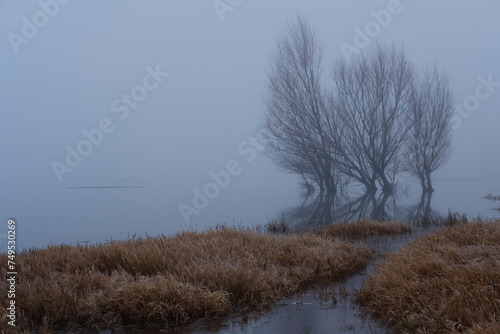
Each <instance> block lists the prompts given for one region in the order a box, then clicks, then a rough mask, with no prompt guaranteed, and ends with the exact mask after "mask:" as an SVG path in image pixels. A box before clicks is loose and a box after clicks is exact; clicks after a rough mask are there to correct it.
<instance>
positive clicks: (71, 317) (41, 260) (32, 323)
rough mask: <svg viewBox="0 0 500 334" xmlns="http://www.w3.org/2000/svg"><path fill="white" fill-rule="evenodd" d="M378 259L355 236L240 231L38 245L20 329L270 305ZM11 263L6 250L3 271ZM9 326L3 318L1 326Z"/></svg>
mask: <svg viewBox="0 0 500 334" xmlns="http://www.w3.org/2000/svg"><path fill="white" fill-rule="evenodd" d="M369 258H370V253H369V251H368V250H367V249H366V248H364V247H362V246H355V245H353V244H351V243H347V242H342V241H331V240H328V239H325V238H321V237H319V236H314V235H301V236H284V235H265V234H259V233H256V232H252V231H249V230H243V229H234V228H233V229H230V228H225V229H221V230H209V231H206V232H203V233H197V232H184V233H182V234H179V235H176V236H173V237H161V238H152V237H148V238H144V239H142V238H134V239H131V240H126V241H115V242H110V243H109V244H99V245H96V246H90V247H83V246H67V245H61V246H49V247H48V248H46V249H31V250H29V251H26V252H24V253H22V254H19V255H18V257H17V259H16V265H17V270H18V278H17V279H18V281H17V283H18V284H17V286H16V304H17V305H18V306H19V308H18V309H17V315H18V319H19V321H18V323H17V324H18V327H17V330H18V331H19V332H20V331H23V330H24V331H34V330H38V331H41V332H50V331H54V330H63V331H71V330H98V329H104V328H112V327H114V326H128V325H131V326H153V327H171V326H177V325H182V324H187V323H189V322H191V321H193V320H195V319H201V318H209V317H210V318H213V317H224V316H227V315H230V314H234V313H235V312H240V313H242V312H246V311H249V310H256V309H263V308H269V307H272V305H273V303H274V302H275V301H277V300H278V299H279V298H282V297H283V296H285V295H289V294H292V293H294V292H297V291H300V290H301V289H303V288H305V287H306V286H308V285H311V284H314V283H317V282H331V281H332V280H335V279H340V278H344V277H346V276H348V275H349V274H351V273H353V272H356V271H359V270H362V269H363V268H364V267H365V266H366V265H367V262H368V261H369ZM6 263H7V258H6V255H5V254H0V275H1V276H2V277H5V274H6V271H7V270H6ZM6 288H7V283H6V280H2V281H1V282H0V289H1V290H2V291H5V289H6ZM5 311H6V298H2V299H1V300H0V313H1V314H4V312H5ZM6 326H7V319H5V318H1V319H0V330H2V329H5V328H6Z"/></svg>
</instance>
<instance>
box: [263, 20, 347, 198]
mask: <svg viewBox="0 0 500 334" xmlns="http://www.w3.org/2000/svg"><path fill="white" fill-rule="evenodd" d="M322 61H323V46H322V45H321V43H319V41H318V38H317V36H316V33H315V31H314V30H313V29H312V27H311V26H310V24H309V23H308V22H307V20H306V19H304V18H303V17H301V16H299V15H297V18H296V19H295V20H294V21H292V22H291V23H290V24H289V25H288V26H287V28H286V29H285V31H284V32H283V34H282V35H281V36H279V38H278V40H277V47H276V51H275V53H274V55H273V56H272V59H271V65H270V69H269V71H268V73H267V79H268V83H267V94H266V95H265V96H264V101H265V105H266V111H267V113H266V116H265V120H264V124H263V129H262V133H263V135H264V138H265V139H266V140H267V153H268V156H269V157H270V158H271V159H272V160H273V161H274V162H275V163H276V164H277V165H278V166H280V167H281V168H283V169H284V170H286V171H289V172H293V173H297V174H300V175H301V176H302V177H303V179H304V181H305V182H306V183H314V184H316V185H317V186H319V188H320V189H321V191H323V190H326V191H327V192H329V193H333V192H335V191H336V188H337V184H338V181H339V176H338V173H337V172H336V170H335V168H334V165H333V164H332V160H331V156H333V155H334V152H333V150H332V148H331V146H330V145H329V141H328V139H327V134H326V133H325V128H324V123H325V118H326V117H327V114H328V110H327V108H326V106H325V105H326V103H325V94H324V92H323V90H322V86H321V74H322V70H323V69H322Z"/></svg>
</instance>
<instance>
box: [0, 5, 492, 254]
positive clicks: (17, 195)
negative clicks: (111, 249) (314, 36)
mask: <svg viewBox="0 0 500 334" xmlns="http://www.w3.org/2000/svg"><path fill="white" fill-rule="evenodd" d="M44 8H45V9H44ZM381 10H385V11H389V10H390V12H391V13H392V14H391V17H390V18H387V17H386V18H385V19H386V20H385V21H383V22H382V24H379V23H377V17H378V19H379V20H383V19H382V18H380V16H377V15H380V11H381ZM44 11H45V12H47V13H48V14H46V13H45V12H44ZM40 12H41V13H42V14H40ZM297 12H298V13H301V14H304V15H306V16H307V17H308V19H309V21H310V23H311V24H313V25H314V27H315V28H316V29H317V33H318V35H319V37H320V38H321V39H322V40H323V41H324V43H325V47H326V50H325V52H326V53H325V58H326V60H327V62H326V63H327V66H326V68H325V72H326V74H328V73H329V65H330V64H331V62H332V61H334V60H335V59H338V58H341V57H345V56H346V51H345V50H346V45H347V44H348V45H350V46H351V47H353V48H354V47H357V48H358V49H359V50H360V51H361V52H362V51H363V50H364V49H365V48H366V47H367V46H368V45H372V44H374V43H381V44H383V43H386V44H391V43H396V44H400V43H403V44H404V46H405V48H406V51H407V54H408V57H409V58H410V59H411V60H413V61H414V62H415V63H416V65H417V66H418V67H419V68H423V67H424V66H425V64H431V65H432V64H434V63H435V64H436V65H437V66H438V67H440V68H444V69H445V70H446V72H447V73H448V75H449V76H450V79H451V86H452V88H453V91H454V94H455V100H456V101H455V102H456V105H457V110H459V109H458V108H460V105H462V107H461V108H462V109H461V110H463V111H462V112H457V113H456V114H455V118H454V131H453V135H454V141H453V155H452V157H451V159H450V160H449V161H448V163H447V164H446V165H445V166H444V167H443V168H442V169H441V170H439V171H437V172H436V173H435V175H434V179H435V180H436V181H437V182H436V186H435V188H436V192H435V196H434V200H436V199H438V200H439V203H441V204H440V205H441V206H440V208H441V210H446V209H447V208H448V207H450V208H454V209H457V210H459V209H461V208H463V209H464V210H468V212H478V213H481V212H482V211H481V210H483V206H484V208H487V207H488V203H484V202H481V200H480V199H478V198H479V196H483V195H486V194H487V193H488V192H491V193H495V194H497V195H499V194H500V189H499V187H500V172H499V168H498V165H499V163H500V159H499V154H498V142H499V141H500V132H499V131H498V125H499V124H500V109H499V106H500V67H499V66H498V59H500V44H499V43H498V33H499V32H500V20H499V13H500V3H499V2H498V1H495V0H481V1H475V2H469V1H451V0H446V1H440V2H439V3H436V2H431V1H418V2H417V1H411V0H401V1H393V0H384V1H362V2H360V1H357V2H351V1H349V2H347V1H342V2H341V1H331V2H330V1H318V2H306V1H290V0H286V1H285V0H277V1H272V2H269V1H264V0H254V1H243V0H241V1H225V0H220V1H213V2H211V1H208V2H200V1H198V2H188V1H168V2H165V1H159V0H154V1H153V0H151V1H148V2H137V1H122V2H102V1H86V2H76V1H62V0H59V1H56V0H53V1H49V0H41V1H39V2H35V1H32V2H21V1H8V2H7V1H3V2H0V20H1V21H2V25H1V27H0V36H2V38H1V39H0V56H1V61H0V69H1V71H0V152H1V156H2V163H1V164H0V186H1V190H0V221H1V224H0V244H1V245H2V248H3V247H5V240H6V239H5V236H6V235H5V232H6V229H7V221H8V219H15V220H16V222H17V223H18V234H17V238H18V239H17V240H18V243H19V245H22V246H24V247H30V246H44V245H47V244H49V243H56V244H57V243H76V242H77V241H87V240H88V241H91V242H99V241H104V240H106V239H109V238H121V237H126V236H127V235H129V234H134V233H138V234H139V235H144V234H146V233H148V234H150V235H156V234H159V233H164V234H172V233H175V232H177V231H182V230H189V229H203V228H206V227H208V226H214V225H215V224H217V223H227V224H233V223H235V224H242V225H253V224H257V223H266V222H267V221H268V220H269V219H273V218H275V217H277V216H279V214H280V213H281V211H282V210H284V208H287V207H291V206H294V205H298V204H300V200H301V199H300V189H299V188H298V186H297V180H298V179H297V177H296V176H294V175H290V174H286V173H283V172H282V171H280V170H279V169H278V168H277V167H275V166H274V165H273V164H272V162H271V161H270V160H269V159H268V158H267V157H266V156H265V155H264V154H263V151H262V147H261V143H260V142H256V141H255V138H256V135H257V133H258V129H259V126H260V124H261V122H262V119H263V115H264V112H265V106H264V103H263V99H262V95H263V94H264V93H265V89H266V85H265V84H266V69H267V68H268V65H269V61H270V56H271V54H272V52H273V50H274V46H275V41H276V34H277V33H278V32H279V31H280V30H281V29H282V28H283V27H284V26H285V25H286V24H287V22H289V21H290V20H291V19H293V18H294V17H295V16H296V13H297ZM35 24H36V25H35ZM370 27H372V28H373V29H376V27H378V29H376V30H371V31H369V34H371V35H372V36H371V37H370V36H368V38H367V40H364V42H366V44H367V45H366V47H365V45H361V44H360V39H359V36H358V35H359V31H360V30H361V31H366V29H371V28H370ZM374 27H375V28H374ZM365 36H367V35H365ZM343 50H344V51H343ZM326 79H327V80H328V78H326ZM488 81H489V82H490V83H489V84H485V82H488ZM481 85H482V87H480V88H478V87H479V86H481ZM478 92H479V93H478ZM478 94H479V95H478ZM134 96H135V98H134ZM474 96H478V97H474ZM479 97H480V98H479ZM127 99H128V100H127ZM131 99H132V100H131ZM127 101H128V102H127ZM468 110H470V111H468ZM86 134H87V135H86ZM92 140H93V141H94V142H92ZM82 141H85V142H86V143H87V144H82ZM88 143H90V146H89V144H88ZM79 145H80V146H79ZM68 147H69V149H68ZM78 149H80V151H81V152H84V154H80V155H79V158H76V157H75V156H74V155H73V154H71V153H69V152H71V151H74V152H76V153H78V152H77V151H78ZM68 155H71V156H72V157H69V158H68ZM68 159H69V160H68ZM68 161H69V163H68ZM63 165H64V166H65V167H62V166H63ZM223 170H224V171H226V173H227V175H230V179H228V180H227V182H226V180H225V179H224V180H221V179H219V182H220V185H219V186H218V189H217V191H216V190H214V192H213V196H212V198H208V201H207V202H208V203H202V204H201V205H200V208H198V209H196V208H195V211H196V213H194V211H193V212H192V214H190V215H189V219H185V218H186V217H185V216H184V217H183V215H182V214H181V211H180V210H179V205H180V204H185V205H188V206H190V207H194V204H193V200H195V197H196V191H195V190H193V189H194V188H196V189H198V190H199V189H203V187H204V186H205V185H206V184H207V183H209V182H212V181H213V180H212V179H213V178H214V177H212V176H211V175H210V173H211V172H213V173H212V175H217V173H219V172H220V171H223ZM219 175H220V174H219ZM224 175H225V174H224ZM453 182H467V184H468V185H466V186H462V187H459V186H457V184H456V183H453ZM451 183H453V186H447V185H449V184H451ZM447 187H448V188H447ZM443 189H448V190H447V191H444V190H443ZM418 190H419V189H418V187H415V190H414V192H415V193H416V194H417V195H418ZM467 191H470V194H469V195H470V198H469V197H466V196H465V197H460V195H463V194H462V193H463V192H467ZM448 194H451V195H450V196H451V197H453V196H456V197H457V198H450V196H448ZM466 195H467V194H466ZM460 203H462V204H463V207H461V205H460ZM468 203H476V204H477V209H476V208H475V207H474V208H472V207H469V204H468ZM476 204H475V205H476ZM490 204H491V203H490ZM201 207H203V208H201ZM2 241H3V243H2Z"/></svg>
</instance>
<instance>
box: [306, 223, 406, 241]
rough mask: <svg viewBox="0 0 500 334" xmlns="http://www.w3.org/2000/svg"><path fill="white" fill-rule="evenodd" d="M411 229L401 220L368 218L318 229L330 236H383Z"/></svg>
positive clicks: (398, 233)
mask: <svg viewBox="0 0 500 334" xmlns="http://www.w3.org/2000/svg"><path fill="white" fill-rule="evenodd" d="M411 231H412V228H411V226H409V225H407V224H404V223H401V222H376V221H373V220H368V219H361V220H357V221H352V222H347V223H337V224H329V225H325V226H320V227H318V228H317V229H316V233H317V234H318V235H321V236H324V237H329V238H338V237H342V238H358V237H381V236H391V235H400V234H404V233H410V232H411Z"/></svg>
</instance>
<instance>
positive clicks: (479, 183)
mask: <svg viewBox="0 0 500 334" xmlns="http://www.w3.org/2000/svg"><path fill="white" fill-rule="evenodd" d="M207 180H209V179H208V178H207V179H206V180H199V181H198V180H197V181H198V182H181V181H175V180H170V179H162V180H87V181H80V182H74V183H72V184H54V183H48V184H43V183H42V184H38V185H36V186H34V185H29V184H28V185H19V184H18V183H16V182H9V181H3V182H2V183H1V186H2V194H3V195H2V199H1V200H2V205H1V206H2V210H1V213H2V217H1V218H2V220H3V221H5V228H4V230H0V233H1V234H0V244H1V247H2V250H5V246H6V243H5V241H6V239H5V236H6V235H5V233H6V228H7V224H6V222H7V220H8V219H10V218H14V219H15V220H16V221H17V243H18V246H20V247H32V246H37V247H43V246H46V245H48V244H51V243H54V244H60V243H68V244H69V243H71V244H76V243H77V242H90V243H95V242H101V241H106V240H108V239H110V238H113V239H119V238H126V237H127V236H129V235H133V234H135V233H136V234H137V235H139V236H144V235H145V234H146V233H147V234H149V235H158V234H167V235H168V234H174V233H176V232H178V231H182V230H203V229H206V228H208V227H210V226H215V225H216V224H221V223H225V224H228V225H233V224H236V225H242V226H254V225H258V224H265V223H267V222H268V221H270V220H272V219H279V218H280V217H281V215H282V214H283V213H284V214H285V217H286V219H287V221H289V222H291V223H293V224H295V225H297V226H308V225H310V224H314V223H315V222H317V221H321V220H324V217H325V216H324V215H322V212H320V213H318V212H316V213H315V210H316V209H317V208H318V206H321V203H320V201H319V200H318V199H317V198H316V197H315V196H310V197H309V198H305V197H303V196H301V192H300V189H299V188H298V187H297V186H296V183H295V182H294V179H293V178H292V177H281V178H280V177H277V178H276V179H274V180H272V181H270V180H260V179H256V178H255V177H253V175H252V174H251V172H248V173H246V174H245V175H243V173H242V176H241V177H240V178H239V179H235V180H232V181H231V183H230V184H229V185H228V186H227V187H225V188H224V189H220V191H219V194H218V195H217V196H215V197H214V198H212V199H208V200H209V202H208V204H207V205H206V207H205V208H203V209H201V210H198V212H197V214H192V215H191V216H190V217H189V218H190V222H189V224H187V223H186V221H185V220H184V219H183V216H182V214H181V212H180V210H179V208H178V205H179V204H180V203H184V204H186V205H190V206H191V207H193V208H194V206H193V204H192V201H193V197H194V192H193V190H192V189H193V188H194V187H197V188H202V186H203V185H204V184H205V183H206V182H207ZM434 187H435V188H436V191H435V192H434V193H433V195H432V200H431V202H430V203H428V202H427V199H425V200H424V201H423V202H422V201H421V196H420V195H421V192H420V186H419V185H418V184H417V183H414V182H406V183H401V184H400V185H399V186H398V195H396V196H394V197H389V198H384V197H383V195H382V194H377V195H376V196H364V195H363V192H362V191H361V189H360V187H354V186H353V187H350V188H349V189H348V191H347V194H342V195H340V196H338V197H337V198H336V199H335V200H334V203H333V205H332V206H331V207H330V209H329V210H328V211H329V213H330V217H331V218H332V219H333V220H350V219H355V218H361V217H373V218H377V217H380V216H387V217H389V218H392V219H401V220H408V219H410V218H411V217H413V216H415V215H418V214H420V213H421V212H422V210H426V209H427V210H429V209H430V212H431V213H432V214H446V213H447V212H448V210H451V211H457V212H460V213H466V214H467V215H468V216H469V217H476V216H483V217H486V218H496V217H500V213H499V211H497V210H494V209H495V208H498V207H500V201H489V200H485V199H483V198H482V197H483V196H485V195H486V194H488V193H492V194H494V195H500V180H478V179H475V180H473V179H443V178H441V179H439V178H436V180H435V181H434ZM429 204H430V205H429ZM316 211H317V210H316Z"/></svg>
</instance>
